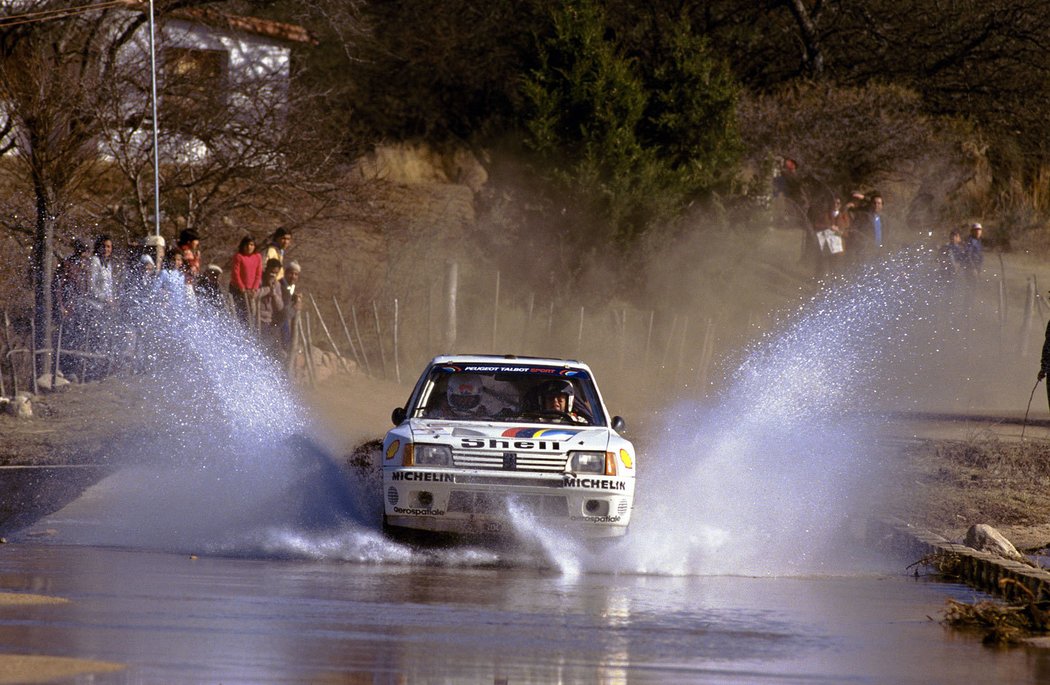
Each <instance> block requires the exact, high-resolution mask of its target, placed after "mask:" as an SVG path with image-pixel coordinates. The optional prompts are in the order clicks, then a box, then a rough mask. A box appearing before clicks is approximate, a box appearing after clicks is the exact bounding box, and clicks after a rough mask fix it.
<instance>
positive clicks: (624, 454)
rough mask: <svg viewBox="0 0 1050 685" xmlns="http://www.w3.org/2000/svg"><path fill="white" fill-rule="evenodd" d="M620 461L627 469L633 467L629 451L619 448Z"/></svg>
mask: <svg viewBox="0 0 1050 685" xmlns="http://www.w3.org/2000/svg"><path fill="white" fill-rule="evenodd" d="M620 461H622V462H623V465H624V466H626V467H627V468H629V469H633V468H634V460H633V459H631V453H630V452H628V451H627V450H624V449H621V450H620Z"/></svg>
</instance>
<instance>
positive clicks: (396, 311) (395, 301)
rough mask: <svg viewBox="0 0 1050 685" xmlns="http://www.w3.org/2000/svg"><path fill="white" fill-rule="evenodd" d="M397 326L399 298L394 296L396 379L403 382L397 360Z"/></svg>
mask: <svg viewBox="0 0 1050 685" xmlns="http://www.w3.org/2000/svg"><path fill="white" fill-rule="evenodd" d="M397 328H398V306H397V298H396V297H395V298H394V380H396V381H397V382H398V384H400V383H401V365H400V364H399V363H398V361H397V356H398V355H397Z"/></svg>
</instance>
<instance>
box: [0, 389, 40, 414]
mask: <svg viewBox="0 0 1050 685" xmlns="http://www.w3.org/2000/svg"><path fill="white" fill-rule="evenodd" d="M4 408H5V409H6V410H7V413H8V414H10V415H12V416H14V417H15V418H19V419H31V418H33V403H32V402H31V401H30V399H29V395H27V394H25V393H21V392H20V393H18V394H17V395H15V396H14V397H12V398H11V400H10V401H9V402H7V404H5V405H4Z"/></svg>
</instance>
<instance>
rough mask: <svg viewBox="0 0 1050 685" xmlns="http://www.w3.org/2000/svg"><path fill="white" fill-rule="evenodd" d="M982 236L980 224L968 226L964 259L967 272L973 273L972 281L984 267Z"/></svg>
mask: <svg viewBox="0 0 1050 685" xmlns="http://www.w3.org/2000/svg"><path fill="white" fill-rule="evenodd" d="M983 234H984V227H983V226H981V224H979V223H977V222H974V223H972V224H970V238H969V240H967V241H966V259H967V267H968V269H967V270H968V271H971V272H972V273H973V279H974V281H976V280H977V277H978V276H980V275H981V269H982V268H983V267H984V244H983V243H982V242H981V236H982V235H983Z"/></svg>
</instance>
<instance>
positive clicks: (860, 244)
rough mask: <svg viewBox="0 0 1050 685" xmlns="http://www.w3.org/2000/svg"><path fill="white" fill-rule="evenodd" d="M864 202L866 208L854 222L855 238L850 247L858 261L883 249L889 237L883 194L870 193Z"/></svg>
mask: <svg viewBox="0 0 1050 685" xmlns="http://www.w3.org/2000/svg"><path fill="white" fill-rule="evenodd" d="M864 204H865V207H864V210H863V211H862V212H859V213H858V216H857V219H858V221H857V222H855V224H854V237H855V239H854V241H853V244H852V246H851V248H850V249H851V251H852V253H853V256H854V259H855V261H856V262H858V263H859V262H861V261H863V260H864V259H867V258H869V257H871V256H872V255H873V254H875V253H877V252H879V251H881V250H882V248H883V246H884V245H885V244H886V238H887V230H886V219H885V217H884V216H883V215H882V208H883V200H882V195H880V194H879V193H878V192H877V191H876V192H872V193H869V194H868V195H867V197H866V198H865V203H864Z"/></svg>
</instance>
